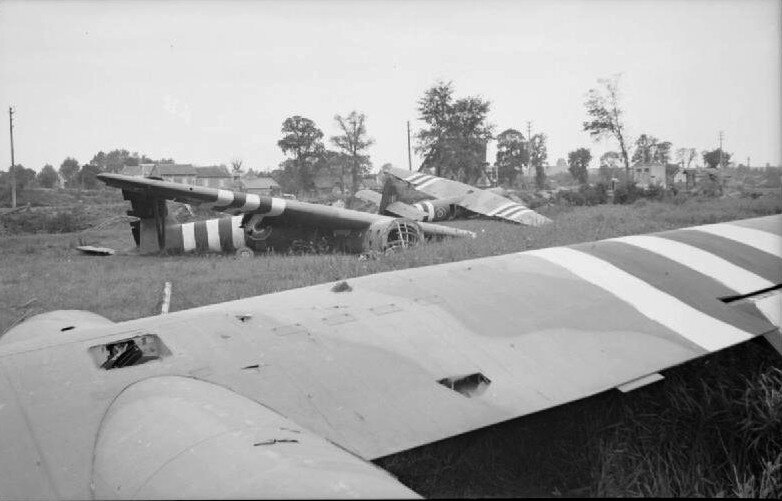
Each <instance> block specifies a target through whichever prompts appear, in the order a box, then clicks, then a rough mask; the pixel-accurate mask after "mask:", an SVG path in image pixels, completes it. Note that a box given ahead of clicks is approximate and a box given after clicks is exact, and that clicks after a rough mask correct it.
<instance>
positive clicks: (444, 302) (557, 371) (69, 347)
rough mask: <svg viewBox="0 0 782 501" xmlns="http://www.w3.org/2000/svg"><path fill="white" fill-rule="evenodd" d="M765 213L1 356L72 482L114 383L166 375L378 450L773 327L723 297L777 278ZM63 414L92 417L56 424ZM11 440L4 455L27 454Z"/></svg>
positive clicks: (78, 336)
mask: <svg viewBox="0 0 782 501" xmlns="http://www.w3.org/2000/svg"><path fill="white" fill-rule="evenodd" d="M769 223H773V224H774V225H776V227H779V226H780V225H782V216H773V217H770V218H761V219H757V220H748V221H743V222H740V223H722V224H718V225H708V226H703V227H696V228H691V229H686V230H676V231H671V232H664V233H659V234H655V235H652V236H649V237H648V238H640V237H626V238H624V239H614V240H606V241H601V242H595V243H591V244H580V245H574V246H569V247H555V248H549V249H540V250H535V251H529V252H522V253H517V254H509V255H504V256H496V257H490V258H482V259H474V260H470V261H462V262H455V263H448V264H442V265H437V266H429V267H423V268H415V269H407V270H400V271H394V272H388V273H381V274H377V275H371V276H364V277H360V278H355V279H351V280H349V283H350V285H351V287H352V291H350V292H343V293H335V292H333V291H332V289H331V284H323V285H317V286H313V287H307V288H303V289H296V290H291V291H286V292H281V293H276V294H270V295H266V296H260V297H254V298H248V299H243V300H238V301H231V302H227V303H222V304H216V305H211V306H206V307H202V308H197V309H193V310H187V311H181V312H177V313H173V314H169V315H166V316H165V317H152V318H145V319H139V320H134V321H129V322H123V323H121V324H115V325H111V326H101V327H100V328H98V327H96V328H93V329H91V330H86V331H83V332H80V331H74V332H71V333H69V334H70V335H69V336H68V337H67V341H65V340H64V338H63V337H62V336H63V335H62V333H59V332H58V333H56V334H57V337H51V338H48V339H38V340H32V341H29V342H24V341H21V342H17V343H14V344H12V345H8V346H5V347H3V346H0V367H1V368H2V373H3V374H4V375H5V378H7V381H8V382H9V384H10V387H12V388H13V389H14V393H15V394H16V398H18V400H19V402H20V405H21V406H22V407H23V408H24V409H25V412H26V415H27V416H29V418H28V419H29V427H30V429H32V430H34V431H35V438H36V444H37V448H38V449H36V450H40V455H41V458H42V459H43V460H44V461H43V464H47V465H69V466H68V468H56V467H55V468H50V470H49V471H48V472H46V475H48V478H51V482H52V485H54V486H55V487H56V489H57V492H58V493H59V494H60V495H61V496H65V497H67V495H68V494H84V491H83V489H84V486H85V485H87V482H86V481H84V479H85V478H89V475H90V465H91V458H92V444H93V439H94V434H95V430H97V429H98V427H99V425H100V422H101V420H102V418H103V415H104V413H105V409H106V407H107V406H108V405H109V404H110V402H111V401H112V400H113V399H114V398H115V396H116V395H117V394H118V392H120V391H121V390H122V389H123V388H125V387H127V386H128V385H129V384H131V383H133V382H134V381H139V380H141V379H146V378H151V377H156V376H160V375H185V376H188V377H196V378H198V379H201V380H204V381H206V382H209V383H212V384H215V385H218V386H221V387H225V388H230V389H231V390H233V391H234V392H236V393H237V394H239V395H241V396H243V397H245V398H247V399H249V400H252V401H254V402H258V403H260V404H262V405H263V406H264V407H265V408H268V409H271V410H273V411H274V412H275V413H277V414H279V415H280V416H283V417H284V418H285V419H287V420H290V421H291V422H293V423H296V424H297V426H300V427H303V428H304V429H307V430H309V431H310V432H312V433H314V434H315V435H317V436H321V437H324V438H326V439H327V440H328V441H330V442H333V443H335V444H338V445H339V446H341V447H343V448H345V449H347V450H349V451H351V452H353V453H355V454H356V455H358V456H360V457H362V458H364V459H367V460H370V459H375V458H378V457H381V456H385V455H388V454H392V453H395V452H398V451H402V450H406V449H409V448H412V447H416V446H419V445H423V444H426V443H430V442H433V441H436V440H440V439H443V438H447V437H450V436H454V435H457V434H460V433H464V432H467V431H470V430H474V429H477V428H480V427H484V426H488V425H491V424H494V423H498V422H501V421H504V420H508V419H512V418H515V417H519V416H523V415H526V414H529V413H532V412H536V411H539V410H543V409H546V408H550V407H553V406H557V405H560V404H563V403H566V402H570V401H572V400H575V399H579V398H583V397H586V396H589V395H592V394H595V393H597V392H600V391H604V390H607V389H611V388H615V387H618V386H621V385H624V384H625V383H628V382H631V381H635V380H638V379H639V378H642V377H644V376H647V375H649V374H653V373H655V372H658V371H660V370H663V369H665V368H667V367H671V366H673V365H677V364H681V363H684V362H686V361H688V360H692V359H694V358H697V357H700V356H703V355H706V354H709V353H712V352H714V351H717V350H720V349H723V348H725V347H728V346H731V345H734V344H737V343H741V342H744V341H746V340H748V339H751V338H753V337H755V336H759V335H767V334H769V333H773V332H778V323H775V322H778V319H777V320H774V318H773V317H770V316H769V315H768V314H766V312H764V309H763V308H762V307H759V306H756V305H754V304H748V305H744V306H743V307H741V308H737V307H736V306H735V305H734V304H733V303H727V302H725V301H723V298H726V297H729V296H731V295H736V294H737V293H744V294H747V293H748V294H753V293H755V292H757V288H758V287H761V288H763V287H766V286H767V285H768V284H773V286H772V288H773V287H776V291H777V292H778V291H779V286H780V284H782V236H780V234H779V233H778V232H777V233H774V232H771V231H768V227H769ZM685 241H686V242H685ZM685 245H686V246H689V247H692V248H694V249H696V252H697V256H696V257H699V258H705V259H706V262H705V263H706V264H704V265H703V266H707V264H708V263H711V264H714V263H717V264H722V265H725V264H726V263H728V265H725V266H724V267H723V268H721V269H720V270H719V272H718V273H710V272H709V269H711V268H704V267H701V265H699V264H698V263H697V262H693V261H691V260H688V259H689V258H688V257H687V256H686V251H687V250H690V249H689V247H685ZM747 253H749V254H753V255H757V256H760V257H762V259H759V260H758V261H757V262H755V261H742V258H741V257H740V256H742V255H745V254H747ZM766 288H767V287H766ZM475 290H481V291H482V293H481V294H477V295H476V294H474V291H475ZM779 298H780V296H779V294H776V296H774V298H773V300H772V304H773V306H774V307H776V308H777V310H778V309H779V308H780V307H782V303H781V302H780V299H779ZM563 305H566V306H563ZM563 308H567V311H566V314H565V312H564V311H563ZM22 325H24V324H22ZM145 333H146V334H149V335H155V336H157V337H158V338H159V339H160V340H161V341H162V342H163V343H164V344H165V346H166V348H167V350H168V352H169V355H167V356H166V357H165V358H163V359H162V360H161V361H160V362H159V363H147V364H144V365H138V366H133V367H128V368H124V369H116V370H111V371H102V370H101V369H99V368H97V367H96V365H95V363H94V362H93V360H92V359H90V358H89V356H88V353H90V350H91V349H94V347H96V346H101V345H103V344H105V343H108V342H113V341H116V340H118V339H125V338H128V337H130V336H134V335H135V336H138V335H142V334H145ZM47 360H63V361H68V363H67V364H66V363H60V364H48V363H44V362H45V361H47ZM41 368H43V369H41ZM66 381H67V382H68V384H67V385H65V386H64V385H63V382H66ZM2 382H3V380H2V379H0V389H2ZM52 405H56V406H57V409H58V412H57V413H56V416H55V415H53V413H52V412H51V411H50V409H51V406H52ZM2 419H4V418H3V414H0V420H2ZM68 422H72V423H79V424H78V426H75V427H73V429H69V430H68V433H64V432H58V431H57V430H58V429H59V428H58V427H61V426H62V424H60V423H68ZM2 425H3V423H0V426H2ZM31 450H32V449H31ZM3 451H8V449H2V448H0V463H3V464H5V462H7V461H17V459H18V457H19V458H22V459H24V458H25V457H26V456H24V455H23V454H22V455H18V454H16V453H15V454H14V455H13V458H11V457H9V456H7V454H8V452H5V453H4V452H3ZM4 454H5V455H4ZM31 454H33V456H34V455H35V453H31ZM75 458H76V459H75ZM33 470H35V467H33ZM33 470H31V471H33ZM79 489H82V490H79ZM82 497H83V496H82Z"/></svg>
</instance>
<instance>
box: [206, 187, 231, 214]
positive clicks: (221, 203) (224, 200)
mask: <svg viewBox="0 0 782 501" xmlns="http://www.w3.org/2000/svg"><path fill="white" fill-rule="evenodd" d="M233 201H234V192H233V191H228V190H217V200H216V201H215V202H212V203H210V204H207V206H210V207H212V208H215V209H217V208H220V207H228V206H229V205H231V204H232V203H233Z"/></svg>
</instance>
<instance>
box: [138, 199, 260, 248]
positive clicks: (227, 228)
mask: <svg viewBox="0 0 782 501" xmlns="http://www.w3.org/2000/svg"><path fill="white" fill-rule="evenodd" d="M122 193H123V195H124V197H125V200H128V201H130V203H131V209H130V210H129V211H128V212H127V214H128V215H129V216H134V217H137V218H138V220H137V221H133V222H131V223H130V231H131V233H132V234H133V240H134V241H135V242H136V246H137V247H138V249H139V252H140V253H141V254H154V253H158V252H161V251H162V250H165V251H167V252H172V253H181V252H191V251H214V252H231V251H236V250H238V249H242V248H245V234H244V229H243V228H242V216H233V217H228V216H227V217H220V218H214V219H207V220H205V221H195V222H190V223H179V222H178V221H176V219H174V218H173V217H172V216H171V214H170V213H169V211H168V204H167V202H166V200H165V199H163V198H158V197H151V196H148V195H147V194H144V193H139V192H135V191H130V190H122Z"/></svg>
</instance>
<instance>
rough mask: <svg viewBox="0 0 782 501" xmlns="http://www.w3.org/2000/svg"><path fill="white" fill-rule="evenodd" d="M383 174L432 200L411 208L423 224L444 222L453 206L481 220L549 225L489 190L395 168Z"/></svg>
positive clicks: (520, 206) (540, 217) (526, 209)
mask: <svg viewBox="0 0 782 501" xmlns="http://www.w3.org/2000/svg"><path fill="white" fill-rule="evenodd" d="M384 172H387V173H388V174H390V175H392V176H394V177H396V178H398V179H401V180H403V181H405V182H407V183H410V185H411V186H412V187H413V188H415V189H416V190H418V191H420V192H422V193H425V194H427V195H429V196H430V197H434V200H427V201H424V202H419V203H417V204H413V205H414V207H416V208H417V209H419V210H420V211H422V212H423V213H424V214H426V218H425V219H424V221H438V220H441V219H445V218H446V217H449V216H450V215H451V214H452V213H453V210H452V209H451V210H447V207H449V206H453V205H456V206H459V207H463V208H465V209H467V210H470V211H472V212H476V213H478V214H483V215H484V216H490V217H497V218H500V219H505V220H507V221H512V222H514V223H520V224H526V225H529V226H541V225H543V224H546V223H548V222H550V220H549V219H548V218H547V217H545V216H541V215H540V214H538V213H537V212H535V211H534V210H532V209H530V208H528V207H526V206H525V205H523V204H520V203H518V202H514V201H513V200H509V199H507V198H505V197H503V196H502V195H499V194H497V193H495V192H493V191H491V190H482V189H480V188H475V187H474V186H470V185H467V184H464V183H460V182H458V181H452V180H450V179H443V178H441V177H437V176H432V175H430V174H424V173H421V172H410V171H406V170H404V169H397V168H395V167H390V168H387V169H386V170H385V171H384Z"/></svg>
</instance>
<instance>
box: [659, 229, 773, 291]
mask: <svg viewBox="0 0 782 501" xmlns="http://www.w3.org/2000/svg"><path fill="white" fill-rule="evenodd" d="M658 235H659V236H660V237H663V238H666V239H669V240H676V241H677V242H682V243H685V244H688V245H692V246H693V247H697V248H699V249H702V250H704V251H706V252H710V253H711V254H714V255H715V256H719V257H721V258H723V259H725V260H726V261H730V262H731V263H733V264H734V265H736V266H738V267H740V268H744V269H745V270H749V271H751V272H752V273H754V274H755V275H758V276H761V277H763V278H765V279H766V280H769V281H771V282H774V283H775V284H779V283H782V257H780V256H771V255H769V254H767V253H765V252H763V251H759V250H757V249H755V248H754V247H750V246H749V245H744V244H742V243H739V242H736V241H735V240H730V239H727V238H724V237H718V236H717V235H712V234H711V233H706V232H702V231H690V230H674V231H667V232H665V233H659V234H658Z"/></svg>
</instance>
